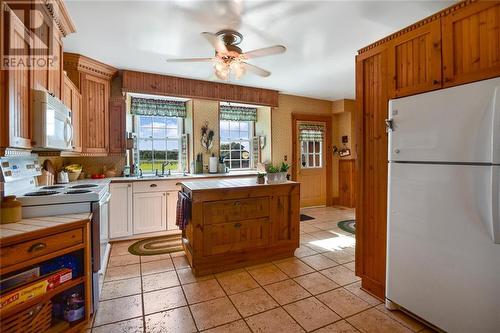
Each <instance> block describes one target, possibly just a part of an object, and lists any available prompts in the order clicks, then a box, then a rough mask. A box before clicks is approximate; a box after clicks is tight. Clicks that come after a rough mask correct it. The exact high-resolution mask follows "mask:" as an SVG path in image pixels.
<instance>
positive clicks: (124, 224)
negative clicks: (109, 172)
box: [109, 183, 133, 239]
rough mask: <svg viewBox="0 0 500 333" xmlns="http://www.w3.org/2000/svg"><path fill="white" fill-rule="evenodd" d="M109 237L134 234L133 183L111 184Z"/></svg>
mask: <svg viewBox="0 0 500 333" xmlns="http://www.w3.org/2000/svg"><path fill="white" fill-rule="evenodd" d="M109 189H110V192H111V200H110V201H109V238H111V239H113V238H119V237H126V236H131V235H132V226H133V225H132V184H131V183H117V184H111V185H110V186H109Z"/></svg>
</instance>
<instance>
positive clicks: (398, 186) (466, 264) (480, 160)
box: [386, 78, 500, 333]
mask: <svg viewBox="0 0 500 333" xmlns="http://www.w3.org/2000/svg"><path fill="white" fill-rule="evenodd" d="M386 122H387V127H388V132H389V149H388V150H389V184H388V186H389V191H388V225H387V281H386V282H387V284H386V299H387V301H386V305H387V307H389V308H392V307H395V308H398V307H400V308H403V309H405V310H407V311H409V312H411V313H413V314H414V315H416V316H418V317H420V318H422V319H424V320H426V321H427V322H429V323H431V324H432V325H434V326H436V327H438V328H440V329H442V330H444V331H447V332H453V333H454V332H464V333H472V332H477V333H493V332H495V333H498V332H500V193H499V192H500V190H499V189H500V78H495V79H491V80H485V81H480V82H477V83H472V84H467V85H462V86H458V87H453V88H448V89H443V90H439V91H434V92H429V93H425V94H420V95H416V96H410V97H405V98H400V99H395V100H391V101H390V102H389V117H388V119H387V121H386Z"/></svg>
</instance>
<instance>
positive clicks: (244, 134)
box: [240, 132, 249, 140]
mask: <svg viewBox="0 0 500 333" xmlns="http://www.w3.org/2000/svg"><path fill="white" fill-rule="evenodd" d="M240 139H244V140H248V139H249V136H248V132H240Z"/></svg>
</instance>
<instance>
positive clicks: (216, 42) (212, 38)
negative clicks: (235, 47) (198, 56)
mask: <svg viewBox="0 0 500 333" xmlns="http://www.w3.org/2000/svg"><path fill="white" fill-rule="evenodd" d="M201 35H202V36H203V37H205V39H206V40H208V42H209V43H210V44H212V46H213V47H214V49H215V51H217V52H218V53H222V54H225V53H227V48H226V45H224V42H223V41H222V40H220V39H219V37H217V35H215V34H213V33H211V32H202V33H201Z"/></svg>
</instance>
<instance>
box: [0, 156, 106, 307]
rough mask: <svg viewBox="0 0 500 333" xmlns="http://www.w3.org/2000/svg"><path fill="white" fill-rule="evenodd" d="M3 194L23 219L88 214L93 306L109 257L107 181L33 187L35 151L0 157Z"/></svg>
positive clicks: (36, 171) (36, 165) (37, 169)
mask: <svg viewBox="0 0 500 333" xmlns="http://www.w3.org/2000/svg"><path fill="white" fill-rule="evenodd" d="M0 169H1V173H0V176H1V177H0V180H1V181H2V182H3V183H4V195H6V196H7V195H15V196H16V197H17V200H19V201H20V202H21V204H22V215H23V218H36V217H41V216H54V215H64V214H76V213H87V212H88V213H92V227H91V229H92V270H93V294H94V302H93V303H94V309H97V304H98V302H99V296H100V291H101V289H102V284H103V280H104V272H105V271H106V265H107V261H108V257H109V251H110V245H109V234H108V230H109V214H108V212H109V208H108V207H109V200H110V198H111V194H110V192H109V181H107V180H79V181H76V182H71V183H67V184H55V185H51V186H37V182H36V178H37V176H39V175H41V167H40V165H39V163H38V156H37V155H36V154H31V155H23V156H8V157H0Z"/></svg>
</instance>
